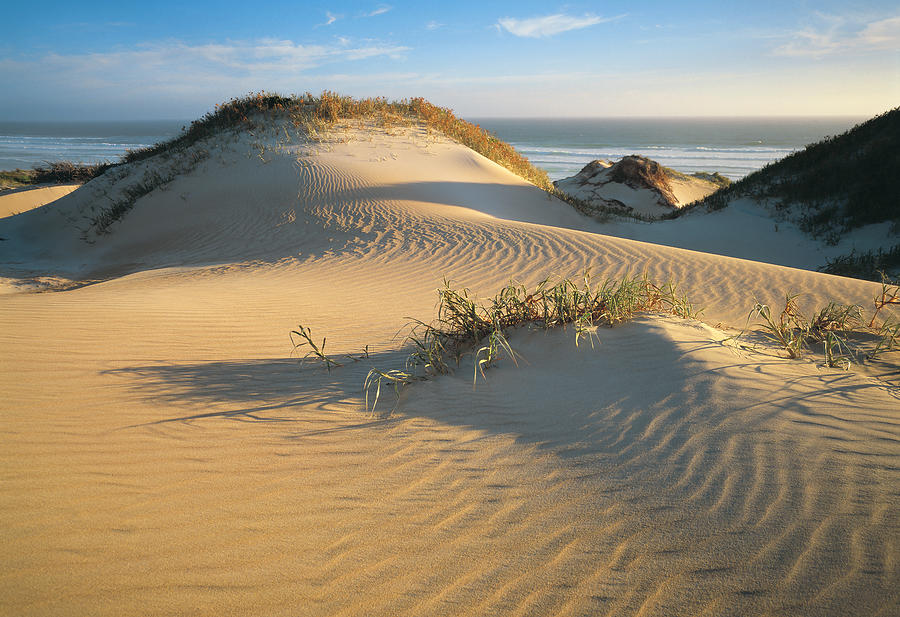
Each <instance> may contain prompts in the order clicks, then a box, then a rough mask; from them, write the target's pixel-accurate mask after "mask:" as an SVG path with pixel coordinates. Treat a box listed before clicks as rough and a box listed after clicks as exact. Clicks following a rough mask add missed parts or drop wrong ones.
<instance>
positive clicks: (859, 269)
mask: <svg viewBox="0 0 900 617" xmlns="http://www.w3.org/2000/svg"><path fill="white" fill-rule="evenodd" d="M819 272H825V273H827V274H836V275H838V276H850V277H853V278H859V279H865V280H868V281H878V280H881V279H887V280H889V281H891V282H892V283H894V284H900V244H895V245H894V246H892V247H891V248H889V249H887V250H884V249H878V250H877V251H864V252H860V253H857V252H856V251H855V250H854V251H851V252H850V253H849V254H847V255H841V256H839V257H835V258H834V259H830V260H829V261H828V263H826V264H825V265H824V266H822V267H820V268H819ZM886 273H896V274H895V275H894V276H889V275H888V274H886Z"/></svg>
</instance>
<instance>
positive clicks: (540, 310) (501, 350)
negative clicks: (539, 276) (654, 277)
mask: <svg viewBox="0 0 900 617" xmlns="http://www.w3.org/2000/svg"><path fill="white" fill-rule="evenodd" d="M438 299H439V300H438V311H437V312H438V315H437V319H436V320H435V321H434V322H432V323H425V322H423V321H419V320H413V321H412V322H411V324H410V330H409V333H408V334H407V336H406V343H407V344H408V345H409V346H410V347H411V348H412V351H411V352H410V354H409V356H408V357H407V359H406V363H405V366H404V367H403V368H402V369H393V370H389V371H382V370H379V369H376V368H373V369H372V370H371V371H369V374H368V376H367V377H366V381H365V384H364V390H365V393H366V407H367V408H371V409H372V410H373V411H374V409H375V407H376V406H377V404H378V400H379V398H380V395H381V389H382V387H383V386H390V387H392V388H393V389H394V391H395V393H397V394H398V395H399V393H400V390H401V389H402V388H403V387H405V386H407V385H409V384H411V383H413V382H415V381H420V380H425V379H430V378H432V377H434V376H437V375H444V374H447V373H451V372H454V370H455V369H456V368H458V367H459V366H460V365H461V363H462V360H463V358H465V357H467V356H471V358H472V383H473V387H474V385H475V384H476V383H477V381H478V377H479V375H480V376H481V377H482V379H483V378H484V372H485V370H486V369H488V368H490V367H491V366H493V365H495V364H496V363H497V362H498V361H499V360H500V359H502V358H503V357H507V358H509V359H511V360H512V361H513V362H514V363H518V359H519V355H518V353H516V351H515V350H514V349H513V348H512V347H511V346H510V344H509V341H508V340H507V336H508V334H509V332H510V331H511V330H512V329H514V328H520V327H528V328H536V329H550V328H557V327H567V326H569V325H572V326H573V327H574V331H575V344H576V345H578V344H579V342H580V341H581V340H582V339H584V338H586V339H588V340H589V341H590V342H591V344H592V345H593V342H594V340H595V338H596V331H597V328H599V327H601V326H608V327H612V326H615V325H618V324H621V323H624V322H627V321H629V320H631V319H633V318H634V316H635V315H637V314H639V313H646V312H656V313H666V314H670V315H676V316H678V317H683V318H694V317H697V316H698V315H699V313H700V311H698V310H696V309H695V308H694V307H693V305H692V304H691V303H690V302H689V301H688V300H687V298H686V297H685V296H683V295H682V294H680V293H679V291H678V288H677V286H676V285H675V284H673V283H671V282H667V283H664V284H662V285H660V284H657V283H654V282H652V281H650V280H649V279H648V278H647V276H640V277H633V278H625V279H622V280H621V281H614V280H607V281H605V282H603V283H602V284H599V285H594V284H593V283H592V282H591V277H590V275H589V273H585V274H584V276H583V277H582V279H581V280H580V281H578V282H576V281H572V280H571V279H563V280H561V281H559V282H556V283H551V282H550V281H549V280H544V281H542V282H540V283H538V285H537V286H536V287H535V288H534V289H533V290H530V291H529V290H528V289H527V288H526V287H525V286H524V285H521V284H516V283H510V284H509V285H507V286H506V287H504V288H503V289H501V290H500V292H499V293H498V294H497V295H496V296H494V297H493V298H491V299H488V300H486V301H483V302H479V301H478V300H477V299H476V298H475V297H473V296H472V295H471V292H470V291H469V290H468V289H454V288H453V287H451V285H450V283H449V282H447V281H444V286H443V287H442V288H441V289H439V290H438ZM370 398H371V400H372V404H371V407H369V401H370Z"/></svg>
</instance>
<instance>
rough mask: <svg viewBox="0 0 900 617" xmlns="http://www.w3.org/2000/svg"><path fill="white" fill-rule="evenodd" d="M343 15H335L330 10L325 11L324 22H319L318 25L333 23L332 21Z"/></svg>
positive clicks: (341, 17)
mask: <svg viewBox="0 0 900 617" xmlns="http://www.w3.org/2000/svg"><path fill="white" fill-rule="evenodd" d="M343 17H344V16H343V15H335V14H334V13H332V12H331V11H325V23H324V24H319V25H320V26H330V25H331V24H333V23H334V22H336V21H337V20H339V19H343Z"/></svg>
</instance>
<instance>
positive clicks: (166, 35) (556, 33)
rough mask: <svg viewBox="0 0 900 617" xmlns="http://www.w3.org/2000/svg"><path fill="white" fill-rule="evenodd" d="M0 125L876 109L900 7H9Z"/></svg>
mask: <svg viewBox="0 0 900 617" xmlns="http://www.w3.org/2000/svg"><path fill="white" fill-rule="evenodd" d="M4 15H5V19H6V27H5V28H4V35H3V37H2V39H0V83H2V84H3V87H2V91H0V120H35V119H43V120H47V119H61V120H76V119H85V120H99V119H163V118H177V119H190V118H195V117H197V116H200V115H202V114H203V113H204V112H206V111H207V110H209V109H210V108H211V107H212V106H213V104H215V103H217V102H221V101H223V100H226V99H228V98H230V97H232V96H237V95H241V94H246V93H248V92H251V91H258V90H268V91H276V92H281V93H284V94H289V93H301V92H306V91H310V92H313V93H318V92H320V91H322V90H324V89H329V90H335V91H338V92H341V93H343V94H350V95H354V96H386V97H388V98H403V97H411V96H424V97H426V98H428V99H429V100H431V101H432V102H434V103H436V104H438V105H442V106H445V107H451V108H453V109H454V110H455V111H456V112H457V113H459V114H460V115H463V116H466V117H479V116H481V117H484V116H544V117H555V116H559V117H606V116H698V115H699V116H735V115H738V116H748V115H749V116H754V115H860V116H863V115H865V116H871V115H875V114H877V113H880V112H882V111H886V110H887V109H890V108H892V107H894V106H896V105H898V104H900V7H898V5H897V3H896V1H890V2H888V1H883V2H882V1H868V2H853V1H844V2H803V1H800V2H768V1H758V2H752V3H751V2H746V3H745V2H740V3H722V2H689V1H683V2H671V1H666V2H655V1H645V2H640V3H623V2H615V3H614V2H596V1H595V2H566V3H558V4H556V3H552V2H529V1H517V2H484V1H481V2H476V1H470V0H455V1H452V2H441V3H430V2H422V1H421V0H419V1H416V2H385V3H380V2H338V1H332V2H268V3H265V5H264V6H253V4H252V3H249V2H246V0H244V1H243V2H230V1H220V2H168V1H157V2H144V3H129V2H121V1H117V2H83V3H73V2H64V3H63V2H53V1H46V0H45V1H43V2H41V3H39V4H38V5H37V6H26V5H25V3H15V4H13V5H12V6H9V7H6V8H5V9H4Z"/></svg>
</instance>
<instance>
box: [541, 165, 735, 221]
mask: <svg viewBox="0 0 900 617" xmlns="http://www.w3.org/2000/svg"><path fill="white" fill-rule="evenodd" d="M555 184H556V187H557V188H558V189H559V190H561V191H562V192H564V193H566V194H567V195H569V196H571V197H574V198H576V199H578V200H581V201H583V202H586V204H587V205H588V206H590V207H593V208H597V209H598V210H601V211H607V212H609V211H612V212H614V213H619V214H627V215H631V216H636V217H638V218H645V219H646V218H649V219H656V218H661V217H663V216H665V215H667V214H670V213H672V212H673V211H675V210H677V209H679V208H681V207H683V206H685V205H687V204H689V203H691V202H694V201H696V200H698V199H702V198H703V197H705V196H707V195H709V194H711V193H713V192H715V191H716V190H717V189H718V188H719V186H720V185H719V184H718V183H716V182H715V181H711V180H707V179H705V178H701V177H697V176H686V175H684V174H681V173H679V172H677V171H675V170H672V169H669V168H667V167H663V166H662V165H660V164H659V163H657V162H656V161H654V160H651V159H648V158H646V157H643V156H638V155H631V156H626V157H625V158H623V159H622V160H620V161H619V162H617V163H611V162H609V161H602V160H596V161H591V162H590V163H588V164H587V165H585V166H584V168H583V169H582V170H581V171H580V172H578V173H577V174H576V175H574V176H572V177H570V178H565V179H563V180H558V181H557V182H556V183H555Z"/></svg>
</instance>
